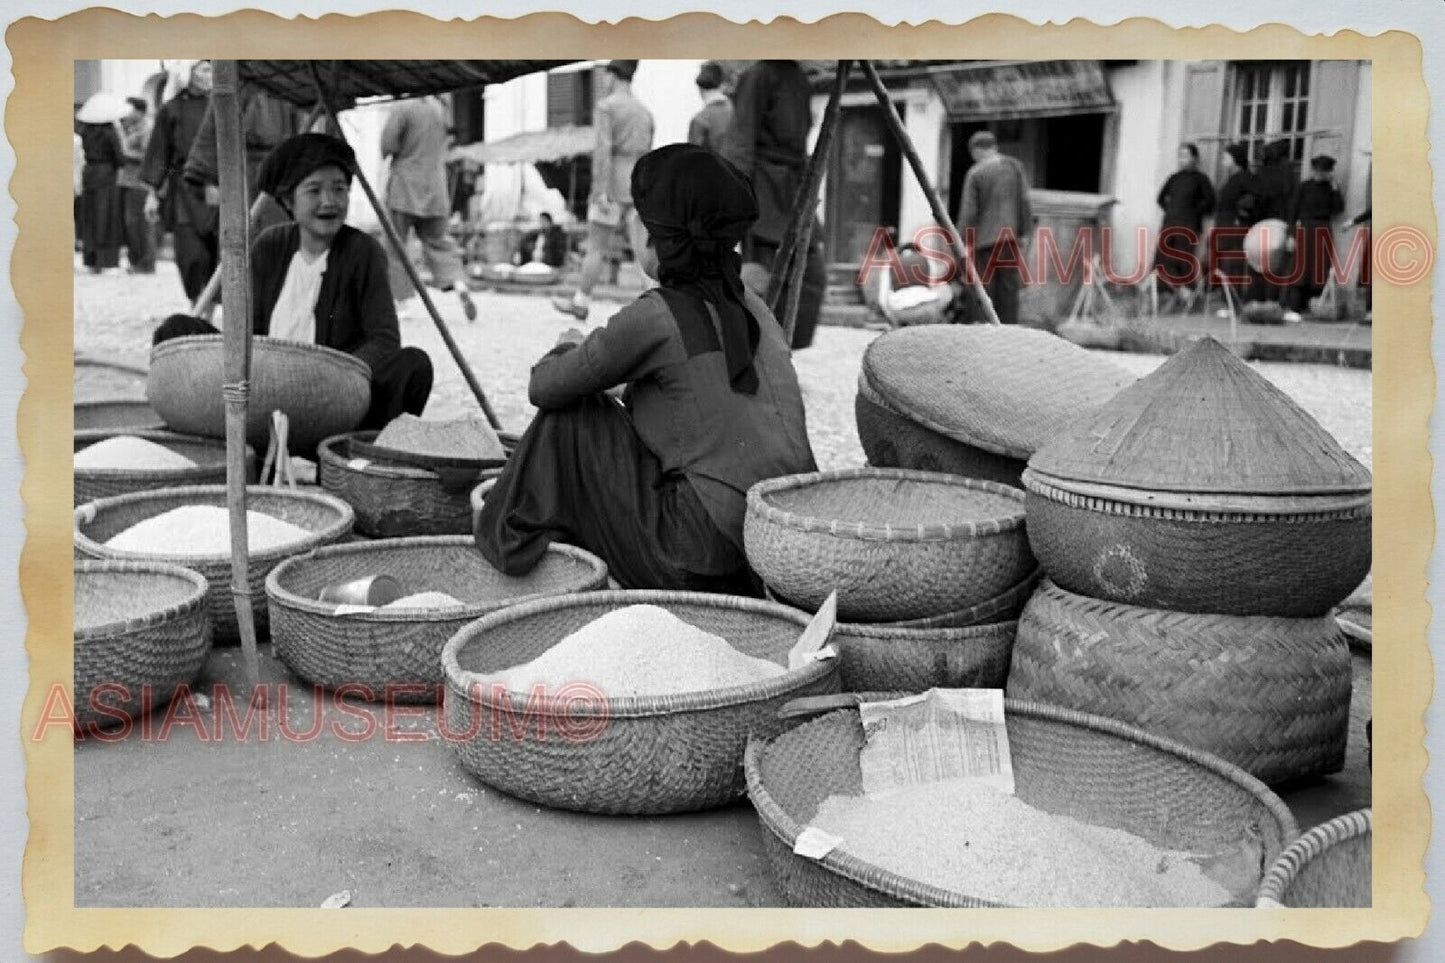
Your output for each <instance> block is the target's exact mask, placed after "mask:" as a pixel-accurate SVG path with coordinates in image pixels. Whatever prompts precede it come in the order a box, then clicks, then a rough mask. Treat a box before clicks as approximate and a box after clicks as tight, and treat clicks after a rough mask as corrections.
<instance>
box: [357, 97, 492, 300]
mask: <svg viewBox="0 0 1445 963" xmlns="http://www.w3.org/2000/svg"><path fill="white" fill-rule="evenodd" d="M381 156H382V157H383V158H384V159H389V160H390V161H391V174H390V176H389V177H388V178H387V182H386V209H387V211H388V212H389V213H390V216H391V223H392V224H393V225H395V227H396V232H397V234H399V235H400V236H401V239H402V242H403V243H405V241H406V239H407V237H408V235H409V234H410V233H411V232H412V231H415V232H416V236H417V238H418V240H420V241H421V244H422V256H423V257H424V258H425V260H426V264H427V268H428V270H430V271H431V276H432V283H433V284H435V285H436V286H437V287H438V288H440V289H441V290H443V291H455V292H456V295H457V299H458V300H459V301H460V302H461V305H462V312H463V313H464V314H465V315H466V317H467V320H468V321H475V320H476V317H477V307H476V305H475V304H473V303H472V297H471V294H470V293H469V292H468V291H467V285H466V281H465V280H463V278H462V252H461V250H460V249H458V247H457V244H456V241H454V240H453V239H452V235H451V231H450V229H449V219H450V216H451V209H452V202H451V194H450V193H449V190H448V184H447V118H446V112H445V108H444V107H443V106H442V102H441V100H440V99H438V98H436V97H415V98H412V99H410V100H403V101H400V102H399V103H397V104H395V105H393V106H392V108H391V113H390V114H388V115H387V118H386V126H385V127H384V128H382V131H381ZM403 257H406V254H405V253H399V252H392V260H391V291H392V296H393V297H395V298H396V301H397V314H398V315H399V316H401V317H402V318H408V317H411V316H412V315H413V314H414V313H415V312H414V311H413V310H412V309H411V305H412V304H413V301H412V299H413V298H414V297H416V296H417V294H418V292H416V291H414V290H413V288H412V283H411V278H410V277H408V275H407V273H406V269H405V267H404V265H403V264H402V263H401V260H400V259H401V258H403Z"/></svg>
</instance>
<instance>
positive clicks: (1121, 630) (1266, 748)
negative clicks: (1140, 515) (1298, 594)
mask: <svg viewBox="0 0 1445 963" xmlns="http://www.w3.org/2000/svg"><path fill="white" fill-rule="evenodd" d="M1350 685H1351V666H1350V651H1349V646H1348V645H1347V644H1346V642H1345V638H1344V634H1343V633H1342V632H1341V631H1340V629H1339V627H1338V626H1337V625H1336V624H1335V622H1334V620H1333V619H1330V618H1314V619H1284V618H1277V617H1273V616H1240V615H1233V616H1230V615H1200V614H1196V613H1187V612H1165V611H1160V610H1158V609H1146V608H1139V607H1136V606H1130V605H1120V604H1118V603H1114V602H1103V601H1099V600H1097V599H1091V598H1085V597H1083V596H1080V595H1075V594H1073V593H1071V592H1067V591H1064V590H1063V589H1061V588H1059V587H1058V586H1056V585H1053V584H1052V583H1050V582H1048V581H1045V582H1044V583H1043V585H1042V586H1040V588H1039V590H1038V591H1037V592H1035V593H1034V597H1033V598H1032V599H1031V600H1030V601H1029V604H1028V606H1027V607H1026V608H1025V609H1024V613H1023V615H1022V617H1021V618H1020V619H1019V629H1018V638H1017V640H1016V642H1015V643H1014V650H1013V664H1012V667H1011V669H1010V671H1009V679H1008V693H1009V695H1010V696H1013V697H1014V698H1019V699H1029V700H1033V701H1037V702H1047V703H1051V704H1054V705H1061V706H1066V707H1068V708H1071V709H1077V710H1079V711H1082V712H1094V713H1098V714H1099V715H1103V716H1108V717H1110V718H1114V719H1119V720H1122V721H1124V722H1127V723H1130V724H1131V725H1137V726H1140V727H1142V728H1145V729H1148V730H1149V731H1150V732H1156V733H1158V734H1159V735H1161V736H1167V737H1169V738H1171V739H1178V740H1179V741H1181V742H1185V743H1187V744H1189V745H1191V746H1195V747H1197V748H1199V749H1201V750H1203V751H1205V752H1210V753H1213V754H1214V755H1217V756H1219V757H1220V758H1222V759H1226V760H1228V761H1229V762H1232V763H1234V764H1235V765H1237V766H1239V767H1240V768H1241V769H1244V770H1245V771H1247V772H1249V773H1251V774H1252V775H1254V776H1257V777H1258V778H1260V779H1262V780H1264V781H1265V782H1267V783H1271V784H1277V783H1285V782H1291V781H1295V780H1300V779H1305V778H1309V777H1313V776H1322V775H1327V774H1329V773H1332V772H1338V771H1339V770H1340V769H1341V768H1343V767H1344V763H1345V740H1346V736H1347V732H1348V728H1349V718H1350Z"/></svg>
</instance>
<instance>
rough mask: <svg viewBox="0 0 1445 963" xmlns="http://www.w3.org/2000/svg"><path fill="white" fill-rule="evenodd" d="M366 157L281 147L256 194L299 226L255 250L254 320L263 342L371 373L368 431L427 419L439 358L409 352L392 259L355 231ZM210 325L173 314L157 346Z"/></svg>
mask: <svg viewBox="0 0 1445 963" xmlns="http://www.w3.org/2000/svg"><path fill="white" fill-rule="evenodd" d="M355 170H356V156H355V155H354V154H353V153H352V151H351V148H350V147H348V146H347V145H346V143H345V142H344V141H342V140H340V139H338V138H335V137H331V136H329V135H326V134H301V135H299V136H297V137H292V138H290V139H289V140H286V141H283V142H282V143H280V144H278V145H277V146H276V148H275V150H273V151H272V152H271V153H270V154H269V155H268V156H267V157H266V159H265V161H264V162H263V163H262V164H261V168H260V170H259V172H258V173H257V177H256V181H257V183H256V186H257V188H258V189H259V190H262V191H265V192H266V193H267V194H269V195H271V197H273V198H274V199H275V200H276V201H277V203H279V204H280V205H281V206H282V208H284V209H285V211H286V213H287V214H288V215H289V216H290V217H291V218H292V221H291V222H290V223H287V224H278V225H276V226H274V227H271V228H268V229H267V230H265V231H264V232H262V233H261V235H260V236H259V237H257V238H256V240H255V242H254V243H253V244H252V245H251V319H252V325H253V330H254V332H255V333H256V334H258V335H269V336H270V337H274V338H285V339H288V340H291V341H306V342H311V343H314V344H319V345H321V346H323V347H327V348H335V349H336V350H338V351H345V352H346V353H347V354H350V355H354V356H355V357H357V358H360V359H361V360H362V361H365V362H366V363H367V365H368V366H369V367H370V368H371V408H370V410H369V411H368V412H367V415H366V418H365V420H363V421H362V423H361V427H362V428H363V429H367V428H381V427H383V426H385V425H386V423H387V422H389V421H391V420H392V419H393V418H395V417H397V416H398V415H400V414H402V413H403V412H407V413H409V414H414V415H419V414H421V412H422V410H423V409H424V408H425V407H426V403H427V399H428V397H430V395H431V386H432V365H431V359H430V358H428V357H427V355H426V352H424V351H422V350H421V349H420V348H412V347H408V348H403V347H402V346H401V334H400V330H399V328H398V325H397V320H396V306H395V304H394V302H393V301H392V298H391V288H390V286H389V285H388V283H387V273H386V272H387V260H386V252H385V251H383V250H382V248H381V245H380V244H378V243H377V242H376V240H375V239H373V238H372V237H371V236H370V235H369V234H366V233H364V232H362V231H358V230H356V229H355V228H353V227H350V226H349V225H347V224H346V209H347V203H348V200H349V198H350V191H351V178H352V175H353V173H354V172H355ZM215 333H216V328H215V327H213V326H212V325H210V324H208V323H207V322H205V321H203V320H201V319H199V318H192V317H188V316H186V315H181V314H177V315H172V316H171V317H170V318H167V319H166V321H165V323H164V324H162V325H161V326H160V327H159V328H157V329H156V332H155V337H154V341H155V343H156V344H159V343H160V342H162V341H165V340H166V339H168V338H174V337H181V336H185V335H193V334H215Z"/></svg>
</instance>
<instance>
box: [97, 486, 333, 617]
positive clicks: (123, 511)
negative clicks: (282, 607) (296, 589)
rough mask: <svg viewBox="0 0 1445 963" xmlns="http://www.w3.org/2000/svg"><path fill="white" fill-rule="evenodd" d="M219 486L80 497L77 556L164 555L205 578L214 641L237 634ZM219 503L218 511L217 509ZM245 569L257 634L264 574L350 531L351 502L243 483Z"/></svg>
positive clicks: (149, 557)
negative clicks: (246, 542) (93, 498)
mask: <svg viewBox="0 0 1445 963" xmlns="http://www.w3.org/2000/svg"><path fill="white" fill-rule="evenodd" d="M226 508H227V503H226V486H225V485H193V486H188V487H185V488H163V489H159V490H157V491H147V492H135V493H133V494H130V495H117V496H116V497H114V498H102V499H100V500H99V501H94V502H88V503H86V504H84V505H81V506H80V507H79V508H77V509H76V510H75V547H76V550H77V551H78V552H79V553H80V554H81V555H82V556H85V557H89V558H103V559H119V560H127V561H147V562H168V563H171V564H174V565H180V566H183V567H185V568H189V569H192V570H193V571H196V572H199V573H200V574H201V575H203V576H205V577H206V579H207V580H209V582H210V584H211V590H210V610H211V619H212V622H213V624H214V626H215V640H216V643H217V644H227V643H230V644H234V643H235V642H237V641H239V639H240V628H239V625H238V623H237V621H236V609H235V604H234V602H233V601H232V596H231V551H230V526H229V520H228V519H227V517H226V515H225V514H224V512H225V511H226ZM217 510H219V512H218V511H217ZM246 510H247V521H248V536H249V541H250V552H249V559H250V564H249V568H248V571H247V575H248V579H249V586H250V590H251V604H252V611H253V612H254V615H255V623H256V630H257V632H258V633H261V632H264V631H265V630H266V576H267V575H268V574H269V573H270V571H271V569H272V568H274V567H275V566H276V565H277V564H279V563H280V562H281V560H282V559H285V558H287V557H289V556H291V555H298V554H300V553H302V552H307V551H310V550H311V549H313V548H316V547H318V546H320V545H328V544H330V543H332V542H335V541H338V540H340V539H341V538H343V537H345V536H347V535H349V534H350V532H351V525H352V519H353V517H354V516H353V514H352V511H351V506H349V505H347V504H346V503H345V502H343V501H342V500H341V499H339V498H335V497H333V496H331V495H326V494H323V493H321V492H312V491H300V490H292V489H283V488H272V487H267V486H261V485H252V486H250V487H248V488H247V489H246Z"/></svg>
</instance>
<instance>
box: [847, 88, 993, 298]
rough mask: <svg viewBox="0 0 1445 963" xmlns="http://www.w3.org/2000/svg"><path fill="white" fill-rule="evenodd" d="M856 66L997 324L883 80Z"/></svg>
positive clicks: (970, 283) (972, 287)
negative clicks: (870, 88)
mask: <svg viewBox="0 0 1445 963" xmlns="http://www.w3.org/2000/svg"><path fill="white" fill-rule="evenodd" d="M858 63H859V64H860V65H861V66H862V67H863V73H864V74H866V75H867V77H868V83H869V84H870V85H871V86H872V88H873V94H874V96H875V97H877V98H878V104H879V106H881V107H882V108H883V116H884V119H885V120H886V121H887V122H888V127H889V129H890V130H892V132H893V137H894V139H895V140H897V141H898V147H899V149H900V150H902V151H903V156H904V157H905V158H906V159H907V160H908V166H909V167H911V168H912V169H913V176H914V178H916V179H917V181H918V186H919V187H921V188H922V189H923V194H924V196H925V197H926V198H927V199H928V206H929V208H930V209H931V210H932V211H933V219H934V220H935V221H937V222H938V226H939V227H941V228H943V229H944V230H945V231H946V232H948V243H949V245H950V246H951V247H952V248H953V253H954V256H955V257H957V258H958V259H959V262H960V263H961V264H962V265H963V270H964V280H965V282H966V283H967V284H968V286H969V289H970V290H971V291H972V292H973V295H974V297H976V298H977V299H978V303H979V307H981V308H982V309H983V316H984V319H985V320H986V321H988V323H989V324H998V323H999V321H998V312H996V311H995V310H994V309H993V300H992V299H991V298H990V297H989V296H988V291H986V290H984V286H983V282H982V281H980V280H979V277H978V272H977V271H976V270H974V264H973V257H972V255H970V254H969V251H968V248H966V247H965V246H964V243H963V235H961V234H959V232H958V226H957V225H956V224H954V223H953V218H952V217H950V216H949V214H948V209H947V208H946V207H945V206H944V204H943V199H942V198H940V197H939V196H938V191H937V189H936V188H934V186H933V182H932V181H930V180H929V179H928V172H927V171H926V170H924V168H923V159H922V158H921V157H919V156H918V148H917V147H915V146H914V145H913V138H912V137H910V136H909V135H908V131H907V130H906V129H905V128H904V126H903V118H902V117H899V116H898V108H896V107H894V106H893V100H892V98H890V97H889V96H888V88H887V87H885V86H884V85H883V79H882V78H881V77H879V76H878V71H877V69H876V68H875V67H874V66H873V62H872V61H871V60H860V61H858Z"/></svg>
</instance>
